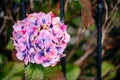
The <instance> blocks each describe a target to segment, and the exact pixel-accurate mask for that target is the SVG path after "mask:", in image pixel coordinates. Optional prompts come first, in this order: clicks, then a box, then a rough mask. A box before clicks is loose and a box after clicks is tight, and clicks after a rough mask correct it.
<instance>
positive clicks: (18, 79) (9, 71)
mask: <svg viewBox="0 0 120 80" xmlns="http://www.w3.org/2000/svg"><path fill="white" fill-rule="evenodd" d="M23 74H24V64H23V63H22V62H20V63H17V62H14V63H13V62H9V63H7V64H6V65H5V66H4V67H2V69H1V73H0V79H1V80H22V78H23Z"/></svg>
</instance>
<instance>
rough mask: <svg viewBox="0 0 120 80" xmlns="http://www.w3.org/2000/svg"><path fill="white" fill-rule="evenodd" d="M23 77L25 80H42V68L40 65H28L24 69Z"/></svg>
mask: <svg viewBox="0 0 120 80" xmlns="http://www.w3.org/2000/svg"><path fill="white" fill-rule="evenodd" d="M25 77H26V78H27V80H43V78H44V68H43V67H42V65H38V64H33V63H29V64H28V65H27V66H26V68H25Z"/></svg>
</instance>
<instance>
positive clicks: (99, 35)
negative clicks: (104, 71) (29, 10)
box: [21, 0, 102, 80]
mask: <svg viewBox="0 0 120 80" xmlns="http://www.w3.org/2000/svg"><path fill="white" fill-rule="evenodd" d="M97 1H98V2H97V7H98V8H97V19H96V20H97V21H96V22H97V80H101V51H102V44H101V39H102V0H97ZM21 10H22V18H25V15H26V11H25V0H21ZM60 20H61V22H64V0H60ZM61 67H62V72H63V74H64V77H65V79H66V58H65V57H63V58H62V59H61Z"/></svg>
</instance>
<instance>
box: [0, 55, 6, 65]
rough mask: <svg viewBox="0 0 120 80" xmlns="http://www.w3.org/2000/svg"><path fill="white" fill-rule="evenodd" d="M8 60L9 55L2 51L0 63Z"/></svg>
mask: <svg viewBox="0 0 120 80" xmlns="http://www.w3.org/2000/svg"><path fill="white" fill-rule="evenodd" d="M6 62H7V57H6V56H5V55H4V54H1V53H0V64H1V63H2V64H3V63H6ZM0 66H1V65H0Z"/></svg>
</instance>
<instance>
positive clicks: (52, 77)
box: [44, 66, 64, 80]
mask: <svg viewBox="0 0 120 80" xmlns="http://www.w3.org/2000/svg"><path fill="white" fill-rule="evenodd" d="M45 74H46V75H45V76H46V78H45V79H44V80H64V76H63V73H62V72H61V67H60V66H55V67H47V68H45Z"/></svg>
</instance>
